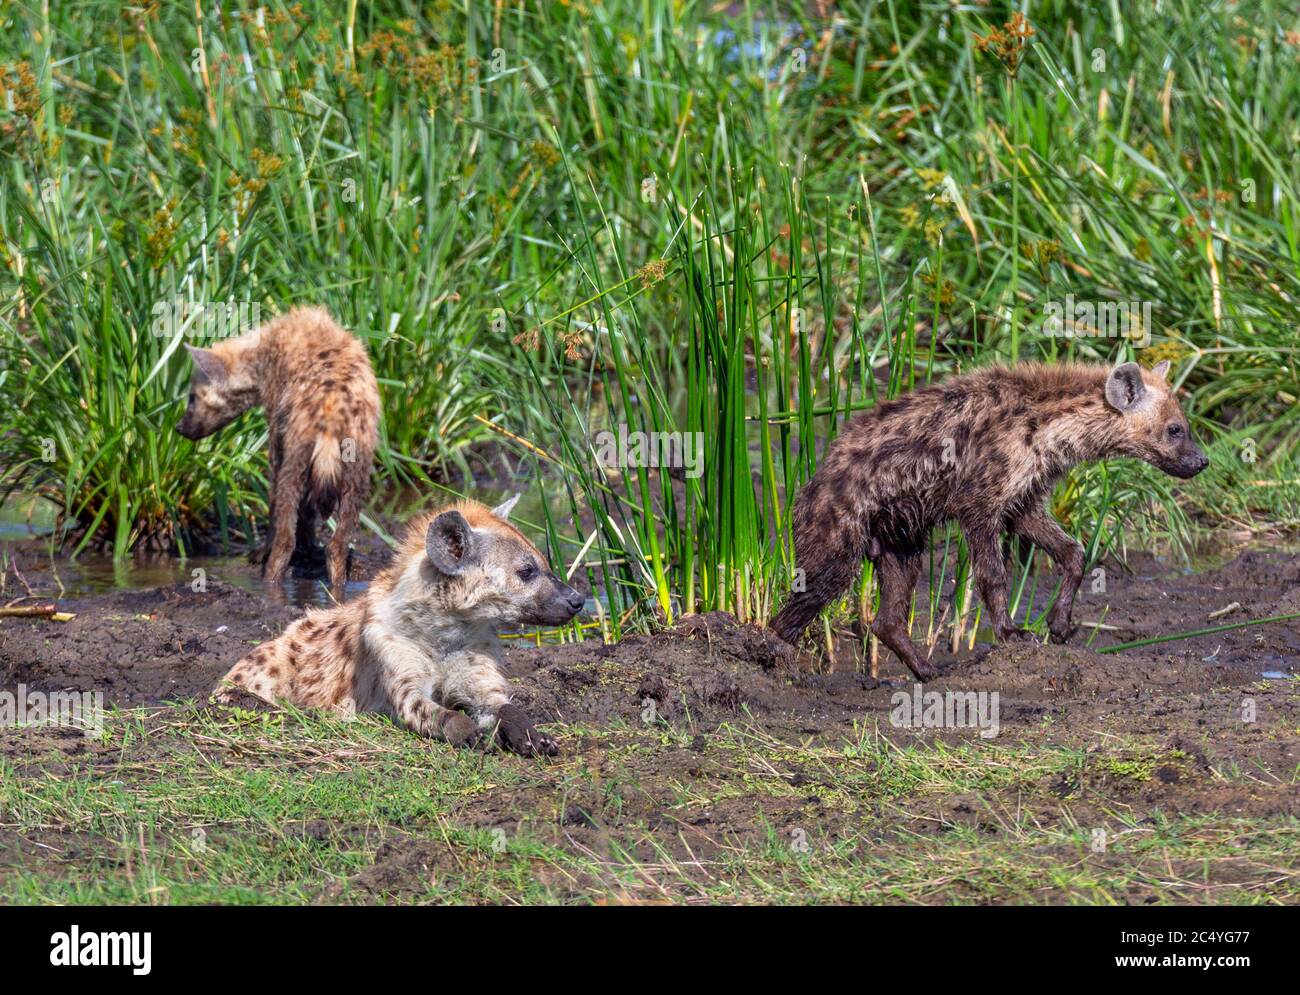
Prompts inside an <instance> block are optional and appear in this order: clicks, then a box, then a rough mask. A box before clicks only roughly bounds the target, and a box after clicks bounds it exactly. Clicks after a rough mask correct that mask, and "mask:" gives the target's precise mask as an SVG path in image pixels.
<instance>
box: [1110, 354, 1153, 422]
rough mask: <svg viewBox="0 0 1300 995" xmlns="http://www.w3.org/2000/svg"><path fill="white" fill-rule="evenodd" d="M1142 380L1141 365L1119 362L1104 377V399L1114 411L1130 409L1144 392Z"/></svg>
mask: <svg viewBox="0 0 1300 995" xmlns="http://www.w3.org/2000/svg"><path fill="white" fill-rule="evenodd" d="M1146 389H1147V387H1146V384H1144V383H1143V382H1142V367H1140V366H1138V364H1137V363H1121V364H1120V365H1119V366H1117V367H1115V368H1114V369H1113V370H1111V371H1110V376H1108V377H1107V378H1106V400H1107V401H1108V402H1109V403H1110V406H1111V407H1112V408H1114V409H1115V410H1116V411H1125V412H1128V411H1132V410H1133V409H1134V408H1136V407H1137V406H1138V404H1139V402H1141V400H1142V395H1143V394H1145V393H1146Z"/></svg>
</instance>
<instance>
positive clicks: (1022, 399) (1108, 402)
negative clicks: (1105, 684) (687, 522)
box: [771, 362, 1209, 680]
mask: <svg viewBox="0 0 1300 995" xmlns="http://www.w3.org/2000/svg"><path fill="white" fill-rule="evenodd" d="M1168 367H1169V364H1168V363H1167V362H1166V363H1160V364H1158V365H1157V366H1156V367H1155V369H1154V370H1151V371H1144V370H1142V369H1140V368H1139V367H1138V366H1137V364H1136V363H1125V364H1123V365H1120V366H1117V367H1115V368H1114V369H1109V368H1107V367H1104V366H1092V365H1061V366H1046V365H1040V364H1022V365H1018V366H1015V367H1012V368H1010V369H1006V368H1000V367H995V368H989V369H982V370H978V371H976V372H972V373H968V374H965V375H962V376H957V377H953V378H951V379H950V380H948V381H946V382H944V383H942V384H936V385H932V386H929V387H925V388H922V389H920V390H917V391H913V392H912V393H910V394H904V395H903V396H901V397H899V398H897V399H895V400H892V401H886V402H883V403H881V404H879V405H877V406H876V407H874V408H873V409H871V410H870V411H868V412H866V413H864V414H862V415H860V416H858V417H857V418H855V419H853V420H852V421H851V422H849V423H848V424H847V425H846V426H845V427H844V429H843V430H842V431H841V432H840V434H839V435H838V437H837V438H836V439H835V441H834V442H833V443H832V444H831V446H830V448H829V450H828V451H827V453H826V455H825V457H824V458H823V459H822V461H821V464H820V465H819V466H818V468H817V472H816V473H815V474H814V475H813V477H812V479H811V480H810V481H809V482H808V484H807V486H806V487H804V489H803V491H802V492H801V493H800V495H799V497H798V499H797V500H796V502H795V508H794V542H795V554H796V561H797V563H798V566H799V568H800V569H801V571H802V576H803V579H804V584H803V588H804V589H803V590H796V591H795V592H794V593H792V594H791V596H790V598H789V600H788V601H787V602H786V604H785V606H784V607H783V608H782V609H781V611H780V612H779V613H778V614H777V615H776V617H775V618H773V619H772V622H771V625H772V628H773V629H774V630H775V632H776V633H777V635H779V636H780V637H781V638H782V639H784V640H786V641H787V642H790V643H794V642H796V641H797V640H798V638H799V636H800V634H801V633H802V632H803V630H804V628H805V627H806V626H807V625H808V623H809V622H811V621H812V619H813V618H814V617H815V616H816V615H817V613H818V612H819V611H821V609H822V608H824V607H825V606H826V605H827V604H829V603H830V602H831V601H832V600H833V599H834V598H836V597H838V596H839V595H840V594H842V593H843V592H844V590H845V589H846V588H847V587H848V586H849V584H850V583H852V581H853V578H854V577H855V576H856V575H857V573H858V570H859V569H860V567H861V565H862V561H863V559H864V558H865V559H870V560H871V561H872V562H873V563H874V564H875V567H876V575H877V577H878V578H879V584H880V609H879V611H878V612H877V614H876V617H875V620H874V622H873V624H872V632H873V633H874V634H875V635H876V636H877V637H878V638H879V639H880V640H881V642H883V643H884V644H885V645H886V646H888V647H889V648H891V649H892V650H894V652H895V653H897V654H898V656H899V657H900V659H902V660H903V662H905V663H906V664H907V665H908V666H909V667H910V668H911V669H912V671H913V672H914V673H915V674H916V676H917V677H918V678H920V679H922V680H926V679H928V678H930V677H933V676H934V675H935V674H936V673H937V671H936V670H935V669H934V667H933V666H932V665H931V664H929V663H928V662H927V661H926V660H924V659H923V658H922V657H921V656H920V655H919V654H918V653H917V651H916V648H915V647H914V646H913V645H912V642H911V640H910V639H909V638H908V636H907V626H906V621H907V615H908V610H909V607H910V604H911V599H912V591H913V588H914V587H915V585H916V579H917V575H918V573H919V569H920V562H921V556H922V554H923V552H924V551H925V549H926V548H927V547H928V543H929V541H930V533H931V531H932V530H933V528H934V526H936V525H938V524H939V523H940V522H943V521H946V520H949V519H952V520H955V521H956V522H957V523H958V524H959V526H960V527H961V529H962V532H963V534H964V535H965V537H966V542H967V545H968V548H969V549H970V551H971V557H972V561H973V566H974V571H975V579H976V585H977V587H978V589H979V592H980V597H981V599H982V600H983V602H984V605H985V608H986V610H987V612H988V617H989V619H990V621H991V622H992V625H993V630H994V632H995V634H996V635H997V637H998V638H999V639H1003V640H1005V639H1007V638H1009V637H1012V636H1016V635H1026V634H1027V633H1025V632H1024V631H1023V630H1019V629H1017V628H1016V627H1015V626H1014V625H1013V623H1012V621H1011V618H1010V616H1009V614H1008V611H1007V604H1008V596H1009V592H1008V588H1009V578H1008V574H1007V569H1006V564H1005V563H1004V560H1003V556H1002V550H1001V543H1000V538H1001V535H1002V533H1004V532H1008V533H1011V534H1014V535H1018V536H1020V537H1022V538H1024V539H1026V540H1028V541H1030V542H1032V543H1034V544H1036V545H1038V546H1039V547H1041V548H1042V549H1043V550H1044V551H1046V552H1047V553H1048V554H1050V555H1051V557H1052V558H1053V560H1055V562H1056V563H1057V565H1058V566H1059V567H1060V568H1061V570H1062V572H1063V575H1064V576H1063V582H1062V587H1061V594H1060V597H1059V598H1058V600H1057V602H1056V604H1055V606H1054V608H1053V610H1052V613H1051V615H1050V616H1049V619H1048V622H1049V628H1050V631H1051V633H1052V636H1053V638H1054V639H1057V640H1059V641H1064V640H1065V639H1067V638H1068V637H1069V635H1070V633H1071V631H1072V629H1071V626H1070V613H1071V610H1072V607H1073V603H1074V596H1075V593H1076V591H1077V590H1078V587H1079V583H1080V581H1081V580H1082V577H1083V569H1084V554H1083V548H1082V547H1081V546H1080V545H1079V543H1078V542H1077V541H1075V540H1074V539H1073V538H1072V537H1071V536H1069V535H1068V534H1067V533H1066V532H1065V530H1064V529H1062V528H1061V526H1060V525H1059V524H1058V523H1057V521H1056V520H1055V519H1054V518H1052V516H1051V515H1050V514H1049V513H1048V512H1047V510H1046V508H1045V507H1044V504H1045V500H1046V498H1047V497H1048V496H1049V495H1050V493H1051V489H1052V486H1053V484H1055V483H1056V481H1057V480H1059V479H1060V478H1061V477H1062V476H1063V475H1064V474H1065V473H1066V472H1067V471H1068V470H1069V469H1070V468H1071V467H1073V466H1075V465H1077V464H1079V463H1083V462H1086V461H1089V460H1099V459H1107V458H1114V457H1128V458H1133V459H1140V460H1145V461H1146V462H1148V463H1150V464H1152V465H1153V466H1156V467H1158V468H1159V469H1161V470H1163V471H1165V472H1166V473H1169V474H1172V475H1174V476H1178V477H1184V478H1185V477H1191V476H1194V475H1195V474H1197V473H1199V472H1200V471H1201V470H1203V469H1204V468H1205V466H1206V465H1207V464H1208V462H1209V461H1208V460H1207V459H1206V458H1205V455H1204V454H1203V453H1202V452H1201V450H1200V449H1199V448H1197V446H1196V444H1195V442H1194V441H1193V440H1192V436H1191V432H1190V430H1189V429H1188V426H1187V419H1186V417H1185V416H1184V415H1183V412H1182V410H1181V408H1180V407H1179V404H1178V401H1177V399H1176V398H1175V397H1174V396H1173V394H1172V393H1171V392H1170V389H1169V387H1168V385H1167V384H1166V383H1165V376H1166V374H1167V372H1168Z"/></svg>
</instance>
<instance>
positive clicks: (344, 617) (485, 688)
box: [217, 498, 583, 754]
mask: <svg viewBox="0 0 1300 995" xmlns="http://www.w3.org/2000/svg"><path fill="white" fill-rule="evenodd" d="M514 503H515V499H513V498H512V499H511V500H510V501H507V502H506V503H505V504H503V505H501V506H500V507H497V508H493V509H492V510H491V511H489V510H488V509H487V508H485V507H483V505H481V504H476V503H474V502H472V501H471V502H463V503H461V504H456V505H453V506H451V507H450V508H445V509H443V510H441V511H437V512H433V513H432V514H428V515H425V516H423V517H421V518H418V519H416V520H415V521H414V522H412V523H411V525H410V527H409V529H408V532H407V536H406V540H405V541H404V542H403V543H402V546H401V547H400V548H399V550H398V551H397V553H396V555H395V558H394V560H393V564H392V566H390V567H389V568H388V570H386V571H385V572H384V573H382V574H380V575H379V576H378V577H376V578H375V580H374V581H373V582H372V583H371V585H370V587H369V588H368V589H367V590H366V592H365V594H363V595H362V596H361V597H359V598H356V599H354V600H352V601H350V602H348V603H347V604H343V605H337V606H335V607H333V608H329V609H326V610H315V609H313V610H309V611H308V612H307V615H306V617H305V618H301V619H299V620H298V621H296V622H294V623H293V624H292V625H290V626H289V627H288V628H287V629H285V630H284V633H283V634H282V635H280V637H279V638H278V639H276V640H274V641H273V642H270V643H267V644H265V645H263V646H259V647H258V648H257V649H255V650H254V651H253V652H252V653H250V654H249V655H248V656H246V657H244V659H242V660H240V661H239V662H238V663H237V664H235V666H234V667H233V668H231V670H230V673H228V674H227V675H226V677H225V681H224V682H223V686H219V687H218V689H217V698H218V699H219V700H226V701H229V700H231V699H232V698H233V697H234V695H233V693H232V691H231V690H230V689H229V687H225V690H223V687H224V686H225V685H226V683H227V682H228V683H229V684H234V685H237V686H238V687H242V688H245V689H247V690H248V691H251V692H252V693H253V694H255V695H257V696H258V697H259V698H264V699H266V700H268V701H283V702H289V703H291V704H294V705H298V706H300V707H303V708H312V707H315V708H330V709H334V710H336V711H338V712H340V713H342V714H351V713H353V712H359V711H368V712H381V713H384V714H386V715H389V716H391V717H393V718H396V719H398V720H400V721H401V722H403V723H404V724H406V725H407V726H409V727H410V728H411V729H412V730H414V731H415V732H417V733H419V734H420V735H422V736H430V737H433V738H435V739H444V740H447V741H448V742H450V743H456V744H461V743H467V742H470V741H472V740H475V739H476V738H478V737H480V736H486V735H489V734H490V733H491V731H492V730H493V729H496V732H497V735H498V736H499V738H500V740H501V742H502V743H503V744H504V745H505V746H506V747H507V748H509V749H512V750H514V751H516V752H517V753H523V754H533V753H546V754H554V753H557V752H559V750H558V747H557V746H556V744H555V742H554V741H553V740H552V739H551V738H550V737H549V736H547V735H546V734H545V733H540V732H538V731H537V730H536V729H535V728H534V727H533V724H532V722H531V721H530V720H529V718H528V716H527V715H525V714H524V712H523V710H522V709H520V708H519V707H518V706H517V705H512V704H511V703H510V684H509V682H508V681H507V680H506V678H505V675H504V674H502V673H501V642H500V640H499V639H498V638H497V635H498V633H499V632H500V630H501V629H502V627H504V626H514V625H563V624H564V623H565V622H568V621H569V620H570V619H572V618H573V617H574V616H575V615H576V614H577V613H578V611H579V610H580V609H581V608H582V605H583V597H582V595H581V594H579V593H578V592H577V591H575V590H574V589H573V588H571V587H569V585H567V584H565V583H564V582H563V581H561V580H560V579H559V578H558V577H556V576H555V574H553V573H551V571H550V569H549V568H548V567H547V565H546V559H545V557H543V556H542V554H541V553H540V552H539V551H538V549H537V547H536V546H534V545H533V544H532V543H531V542H529V541H528V540H527V539H526V538H524V536H523V534H522V533H521V532H519V530H518V529H516V528H515V527H514V526H512V525H510V524H509V523H508V522H507V521H506V518H507V516H508V515H509V513H510V509H511V507H513V506H514ZM458 708H463V709H466V710H467V711H468V712H469V714H468V715H467V714H465V712H462V711H456V709H458Z"/></svg>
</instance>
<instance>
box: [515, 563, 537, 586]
mask: <svg viewBox="0 0 1300 995" xmlns="http://www.w3.org/2000/svg"><path fill="white" fill-rule="evenodd" d="M536 576H537V567H536V566H534V565H533V564H531V563H525V564H524V565H523V566H522V567H520V568H519V572H518V577H519V579H520V580H522V581H523V582H524V583H525V584H526V583H528V581H530V580H532V579H533V578H534V577H536Z"/></svg>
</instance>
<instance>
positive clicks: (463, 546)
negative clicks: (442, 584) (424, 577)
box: [424, 511, 478, 577]
mask: <svg viewBox="0 0 1300 995" xmlns="http://www.w3.org/2000/svg"><path fill="white" fill-rule="evenodd" d="M424 552H425V553H426V554H427V555H428V557H429V562H430V563H432V564H433V566H434V569H435V570H437V571H438V572H439V573H441V574H446V575H447V576H448V577H455V576H456V575H457V574H459V573H461V572H462V571H464V569H465V568H466V567H468V566H469V565H470V564H471V563H474V562H475V561H476V560H477V559H478V549H477V544H476V543H475V541H474V530H473V529H471V528H470V527H469V522H467V521H465V516H464V515H462V514H461V513H460V512H459V511H444V512H443V513H442V514H441V515H439V516H438V517H437V518H435V519H434V520H433V521H432V522H430V523H429V530H428V531H427V532H426V533H425V534H424Z"/></svg>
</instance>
